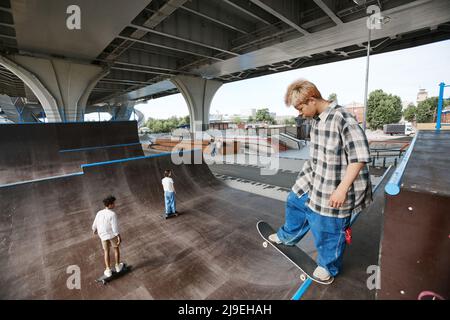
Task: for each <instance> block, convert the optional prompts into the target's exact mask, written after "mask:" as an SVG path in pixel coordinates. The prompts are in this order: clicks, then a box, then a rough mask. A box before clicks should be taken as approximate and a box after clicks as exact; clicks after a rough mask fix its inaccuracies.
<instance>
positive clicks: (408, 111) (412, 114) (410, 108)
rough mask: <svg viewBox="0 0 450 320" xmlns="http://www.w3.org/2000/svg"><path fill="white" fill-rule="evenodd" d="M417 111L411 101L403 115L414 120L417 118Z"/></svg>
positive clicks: (407, 119) (409, 119) (406, 118)
mask: <svg viewBox="0 0 450 320" xmlns="http://www.w3.org/2000/svg"><path fill="white" fill-rule="evenodd" d="M416 112H417V108H416V106H415V105H413V104H412V103H410V104H409V105H408V106H407V107H406V109H405V111H403V117H404V118H405V120H406V121H409V122H412V121H414V120H415V119H416Z"/></svg>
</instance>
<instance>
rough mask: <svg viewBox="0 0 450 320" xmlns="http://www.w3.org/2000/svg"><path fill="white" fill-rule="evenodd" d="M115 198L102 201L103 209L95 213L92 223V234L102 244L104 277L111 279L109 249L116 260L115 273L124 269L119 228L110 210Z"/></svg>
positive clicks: (115, 216)
mask: <svg viewBox="0 0 450 320" xmlns="http://www.w3.org/2000/svg"><path fill="white" fill-rule="evenodd" d="M115 201H116V198H115V197H114V196H108V197H107V198H105V199H104V200H103V204H104V205H105V209H103V210H100V211H99V212H97V215H96V216H95V220H94V223H93V224H92V231H93V233H94V234H98V236H99V237H100V240H101V242H102V247H103V251H104V254H105V266H106V269H105V271H104V275H105V276H106V277H111V276H112V275H113V272H112V271H111V266H110V258H109V249H110V247H113V248H114V256H115V259H116V265H115V272H117V273H120V272H121V271H122V269H123V268H124V264H123V263H122V262H120V249H119V246H120V243H121V241H122V240H121V238H120V234H119V228H118V223H117V215H116V213H115V212H114V211H113V210H112V209H114V207H115Z"/></svg>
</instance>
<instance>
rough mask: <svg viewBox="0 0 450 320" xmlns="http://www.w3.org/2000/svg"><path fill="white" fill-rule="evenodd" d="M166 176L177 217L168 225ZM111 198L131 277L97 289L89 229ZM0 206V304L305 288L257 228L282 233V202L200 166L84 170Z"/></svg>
mask: <svg viewBox="0 0 450 320" xmlns="http://www.w3.org/2000/svg"><path fill="white" fill-rule="evenodd" d="M188 154H190V155H192V154H191V153H186V154H185V156H186V155H188ZM195 156H196V158H197V159H198V158H199V157H200V159H201V154H200V153H199V152H197V153H196V154H195ZM191 159H192V158H191ZM167 168H171V169H173V172H174V175H173V178H174V181H175V186H176V190H177V210H178V211H179V212H180V215H179V216H178V217H177V218H174V219H169V220H164V219H162V217H161V214H162V213H163V210H164V202H163V191H162V187H161V184H160V181H161V178H162V174H163V172H164V170H165V169H167ZM108 194H114V195H115V196H116V198H117V206H116V209H115V211H116V212H117V214H118V218H119V223H120V230H121V231H120V233H121V236H122V238H123V243H122V245H121V248H122V249H121V253H122V256H123V259H124V261H126V262H127V263H128V264H131V265H133V271H132V272H130V273H129V274H127V275H126V276H124V277H121V278H119V279H117V280H115V281H113V282H111V283H110V284H108V286H107V287H103V286H102V285H100V284H98V283H95V282H94V280H95V279H96V278H97V277H98V276H99V275H101V274H102V272H103V267H104V266H103V252H102V248H101V244H100V241H99V239H98V237H96V236H93V235H92V233H91V230H90V228H91V224H92V221H93V219H94V217H95V214H96V212H97V211H98V210H99V209H101V208H102V202H101V200H102V199H103V198H104V197H105V196H106V195H108ZM0 202H1V203H2V207H3V208H2V211H1V213H0V239H1V242H0V298H2V299H11V298H12V299H17V298H27V299H28V298H30V299H38V298H39V299H41V298H44V299H118V298H124V299H136V298H138V299H289V298H291V297H292V295H293V294H294V293H295V291H296V289H297V288H298V287H299V285H300V283H301V281H300V280H299V273H298V271H297V269H296V268H295V267H294V266H293V265H292V264H290V263H289V262H288V261H287V260H286V259H283V258H282V257H280V256H279V254H278V253H276V252H275V251H274V250H268V249H264V248H263V246H262V245H261V244H262V241H261V238H260V237H259V235H258V233H257V230H256V228H255V225H256V222H257V221H258V220H266V221H268V222H269V223H271V224H273V225H280V224H281V223H282V221H283V216H284V203H283V202H279V201H274V200H272V199H267V198H263V197H260V196H257V195H254V194H249V193H245V192H242V191H238V190H234V189H230V188H228V187H226V186H224V185H222V184H221V183H220V182H218V180H216V179H215V178H214V176H213V175H212V174H211V172H210V171H209V168H208V167H207V166H206V164H204V163H201V164H181V165H174V164H173V163H172V161H171V157H170V155H159V156H151V157H143V158H140V159H137V160H134V161H122V162H120V161H119V162H114V163H109V164H103V165H94V166H86V167H84V168H83V173H82V174H79V175H72V176H66V177H62V178H56V179H52V180H44V181H37V182H32V183H26V184H21V185H15V186H9V187H3V188H0ZM71 266H76V267H78V268H79V270H80V277H81V278H80V279H81V289H79V290H78V289H73V290H70V289H68V287H67V282H68V279H69V277H70V276H71V274H70V273H67V271H68V268H70V267H71ZM69 270H70V269H69ZM69 282H70V280H69Z"/></svg>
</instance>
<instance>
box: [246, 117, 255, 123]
mask: <svg viewBox="0 0 450 320" xmlns="http://www.w3.org/2000/svg"><path fill="white" fill-rule="evenodd" d="M247 122H249V123H251V122H255V119H253V117H252V116H250V117H248V119H247Z"/></svg>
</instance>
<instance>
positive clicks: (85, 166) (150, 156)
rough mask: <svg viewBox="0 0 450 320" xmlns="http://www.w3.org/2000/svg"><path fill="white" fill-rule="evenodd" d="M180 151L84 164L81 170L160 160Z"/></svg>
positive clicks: (196, 149)
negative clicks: (137, 161) (115, 164)
mask: <svg viewBox="0 0 450 320" xmlns="http://www.w3.org/2000/svg"><path fill="white" fill-rule="evenodd" d="M195 151H201V149H199V148H195V149H189V150H183V152H190V153H192V152H195ZM179 153H180V151H174V152H164V153H159V154H152V155H149V156H140V157H133V158H126V159H118V160H111V161H104V162H95V163H89V164H82V165H81V169H84V168H89V167H97V166H104V165H108V164H113V163H121V162H128V161H135V160H141V159H151V158H158V157H165V156H168V155H172V154H179Z"/></svg>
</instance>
